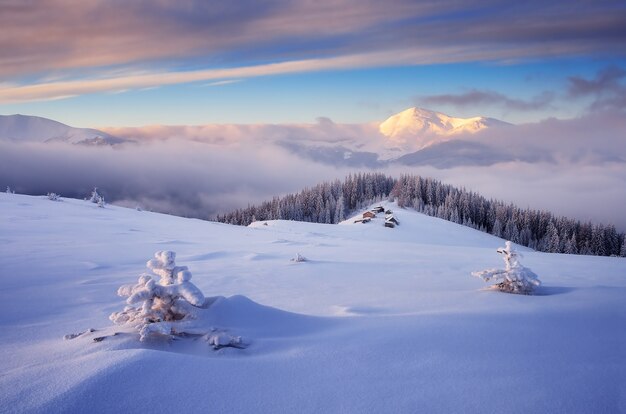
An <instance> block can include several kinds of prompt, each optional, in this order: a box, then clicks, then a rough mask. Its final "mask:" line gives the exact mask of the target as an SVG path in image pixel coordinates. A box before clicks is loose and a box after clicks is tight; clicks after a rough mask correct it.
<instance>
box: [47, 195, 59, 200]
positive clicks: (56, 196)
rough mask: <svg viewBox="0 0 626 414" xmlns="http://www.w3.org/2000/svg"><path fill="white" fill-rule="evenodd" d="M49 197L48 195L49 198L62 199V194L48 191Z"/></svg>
mask: <svg viewBox="0 0 626 414" xmlns="http://www.w3.org/2000/svg"><path fill="white" fill-rule="evenodd" d="M47 197H48V200H52V201H61V196H60V195H58V194H57V193H48V194H47Z"/></svg>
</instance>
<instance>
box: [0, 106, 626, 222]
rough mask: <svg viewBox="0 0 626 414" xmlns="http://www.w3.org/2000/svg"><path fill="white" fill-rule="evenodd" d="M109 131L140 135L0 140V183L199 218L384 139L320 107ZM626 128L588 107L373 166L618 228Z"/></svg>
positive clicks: (293, 185) (268, 193)
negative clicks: (264, 120) (421, 159)
mask: <svg viewBox="0 0 626 414" xmlns="http://www.w3.org/2000/svg"><path fill="white" fill-rule="evenodd" d="M107 132H109V133H112V134H114V135H118V136H122V137H125V138H133V139H135V140H137V141H138V142H139V143H138V144H124V145H122V146H118V147H116V148H108V147H106V148H101V147H97V148H92V147H81V146H68V145H63V144H21V145H20V144H15V143H6V142H0V188H4V186H6V185H9V186H11V187H12V188H14V189H16V190H17V191H18V192H22V193H30V194H45V193H47V192H50V191H53V192H56V193H59V194H61V195H62V196H68V197H78V198H83V197H85V196H86V195H87V194H88V193H89V191H90V189H91V188H92V187H94V186H98V187H99V188H101V189H102V190H103V192H104V194H105V197H106V198H107V200H110V201H114V202H115V203H118V204H122V205H125V206H129V207H135V206H136V205H141V206H142V207H143V208H145V209H152V210H156V211H162V212H168V213H172V214H178V215H182V216H190V217H200V218H207V217H211V216H213V215H214V214H216V213H223V212H226V211H229V210H231V209H234V208H237V207H245V206H246V205H248V204H252V203H256V202H259V201H262V200H266V199H271V198H272V197H273V196H275V195H280V194H284V193H286V192H292V191H298V190H300V189H301V188H303V187H305V186H311V185H313V184H315V183H317V182H320V181H324V180H330V179H335V178H343V177H344V176H345V175H347V173H348V172H354V171H356V170H367V168H365V167H363V166H360V167H357V166H356V165H355V164H350V162H351V158H347V159H346V160H347V161H346V163H344V164H341V163H340V162H339V161H338V160H341V159H343V158H344V153H343V151H340V152H336V151H335V152H333V150H334V149H337V148H351V149H352V152H353V153H355V154H357V155H355V157H356V156H362V157H364V159H365V157H366V154H365V151H374V150H376V149H378V150H380V149H381V147H382V146H384V144H385V142H384V140H383V137H381V136H380V135H378V133H377V132H376V128H375V126H373V125H370V124H365V125H358V124H357V125H343V124H337V123H334V122H332V121H331V120H329V119H326V118H321V119H319V121H318V122H317V123H315V124H302V125H199V126H148V127H141V128H109V129H107ZM624 136H626V118H625V117H623V116H621V115H619V114H616V113H612V112H594V113H591V114H588V115H586V116H584V117H581V118H577V119H572V120H557V119H548V120H545V121H542V122H538V123H532V124H525V125H519V126H515V127H508V128H502V129H495V128H494V129H490V130H485V131H482V132H479V133H477V134H474V135H467V136H458V137H456V138H455V139H454V140H453V141H450V142H451V143H458V144H460V145H461V151H460V152H459V154H461V158H462V157H463V156H465V157H467V156H469V155H471V154H469V155H468V153H467V152H466V151H464V150H463V144H467V143H469V144H478V145H479V146H482V147H480V148H483V149H484V151H481V152H480V153H479V154H478V155H480V156H483V159H480V160H479V161H480V162H478V163H477V164H481V165H473V166H472V165H468V164H467V163H463V162H440V161H441V160H446V159H448V160H449V158H450V156H451V155H450V152H449V151H447V150H446V151H440V152H439V158H435V159H434V160H435V161H436V162H430V163H425V164H422V165H419V166H399V165H387V166H385V165H379V168H378V170H379V171H382V172H386V173H389V174H394V175H400V174H403V173H416V174H422V175H426V176H433V177H436V178H440V179H442V180H444V181H446V182H449V183H451V184H455V185H462V186H465V187H467V188H469V189H471V190H474V191H478V192H481V193H483V194H484V195H485V196H487V197H494V198H499V199H502V200H504V201H508V202H514V203H516V204H518V205H519V206H521V207H531V208H543V209H548V210H551V211H553V212H555V213H556V214H564V215H569V216H572V217H575V218H579V219H583V220H593V221H601V222H606V223H615V224H616V225H618V226H619V227H620V229H622V230H626V218H625V216H624V214H623V205H624V203H626V141H625V140H624V139H623V137H624ZM444 148H445V147H444ZM323 149H327V150H328V151H323ZM431 149H433V150H435V149H436V148H434V147H433V148H431ZM448 149H449V148H448ZM357 151H363V152H361V153H360V155H359V154H358V153H357ZM494 154H495V156H494ZM502 154H504V156H502ZM335 155H337V157H335V158H333V156H335ZM446 157H447V158H446ZM490 157H491V158H490ZM312 158H316V159H317V161H314V160H313V159H312ZM461 161H463V160H461ZM433 164H434V165H435V166H438V167H439V168H435V167H433V166H432V165H433ZM339 165H344V166H343V167H340V166H339ZM347 165H353V166H352V167H350V168H349V167H348V166H347Z"/></svg>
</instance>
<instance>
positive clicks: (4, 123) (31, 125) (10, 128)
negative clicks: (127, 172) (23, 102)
mask: <svg viewBox="0 0 626 414" xmlns="http://www.w3.org/2000/svg"><path fill="white" fill-rule="evenodd" d="M0 140H8V141H13V142H65V143H68V144H80V145H115V144H121V143H123V142H129V140H127V139H122V138H118V137H115V136H113V135H110V134H107V133H106V132H102V131H99V130H97V129H91V128H74V127H71V126H69V125H65V124H63V123H61V122H57V121H53V120H52V119H47V118H42V117H39V116H30V115H0Z"/></svg>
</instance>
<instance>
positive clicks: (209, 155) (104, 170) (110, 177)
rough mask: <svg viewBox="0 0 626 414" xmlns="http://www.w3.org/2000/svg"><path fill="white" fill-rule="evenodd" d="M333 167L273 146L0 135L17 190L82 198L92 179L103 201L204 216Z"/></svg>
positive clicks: (3, 168)
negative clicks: (18, 140)
mask: <svg viewBox="0 0 626 414" xmlns="http://www.w3.org/2000/svg"><path fill="white" fill-rule="evenodd" d="M337 175H343V172H339V170H337V169H336V168H333V167H329V166H325V165H319V164H315V163H312V162H308V161H305V160H302V159H299V158H296V157H293V156H289V155H288V154H287V153H286V151H284V150H282V149H281V148H279V147H272V148H265V149H264V148H254V149H253V148H229V147H221V146H220V147H217V146H215V145H210V144H205V143H198V142H192V141H185V142H183V143H181V142H172V141H165V142H157V143H152V144H143V145H128V146H125V147H123V148H92V147H81V146H68V145H64V144H60V145H56V144H52V145H51V144H15V143H8V142H0V182H2V185H3V186H6V185H9V186H11V188H13V189H15V190H17V192H20V193H28V194H45V193H47V192H56V193H58V194H61V195H62V196H66V197H74V198H83V197H85V196H87V195H88V193H89V191H90V189H91V188H93V187H94V186H97V187H98V188H99V189H100V190H101V191H102V193H103V194H104V196H105V198H106V199H107V200H108V201H109V202H114V203H116V204H122V205H125V206H129V207H135V206H137V205H140V206H142V207H143V208H146V209H151V210H155V211H160V212H165V213H171V214H176V215H181V216H188V217H199V218H209V217H212V216H214V215H215V214H216V213H220V212H221V213H223V212H227V211H230V210H232V209H234V208H237V207H241V206H245V205H247V204H248V203H255V202H260V201H262V200H265V199H266V198H268V197H271V196H272V195H277V194H283V193H285V192H289V191H296V190H299V189H300V188H301V187H302V186H305V185H313V184H315V183H317V182H318V181H322V180H327V179H331V178H334V177H335V176H337ZM3 188H4V187H3Z"/></svg>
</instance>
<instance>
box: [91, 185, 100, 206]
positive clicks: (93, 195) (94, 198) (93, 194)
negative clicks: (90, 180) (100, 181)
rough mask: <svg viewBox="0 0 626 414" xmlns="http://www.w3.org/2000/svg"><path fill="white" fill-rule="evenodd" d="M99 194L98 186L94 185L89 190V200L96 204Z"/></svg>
mask: <svg viewBox="0 0 626 414" xmlns="http://www.w3.org/2000/svg"><path fill="white" fill-rule="evenodd" d="M100 198H101V197H100V194H99V193H98V187H94V188H93V191H92V192H91V196H89V201H91V202H92V203H94V204H98V202H99V201H100Z"/></svg>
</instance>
